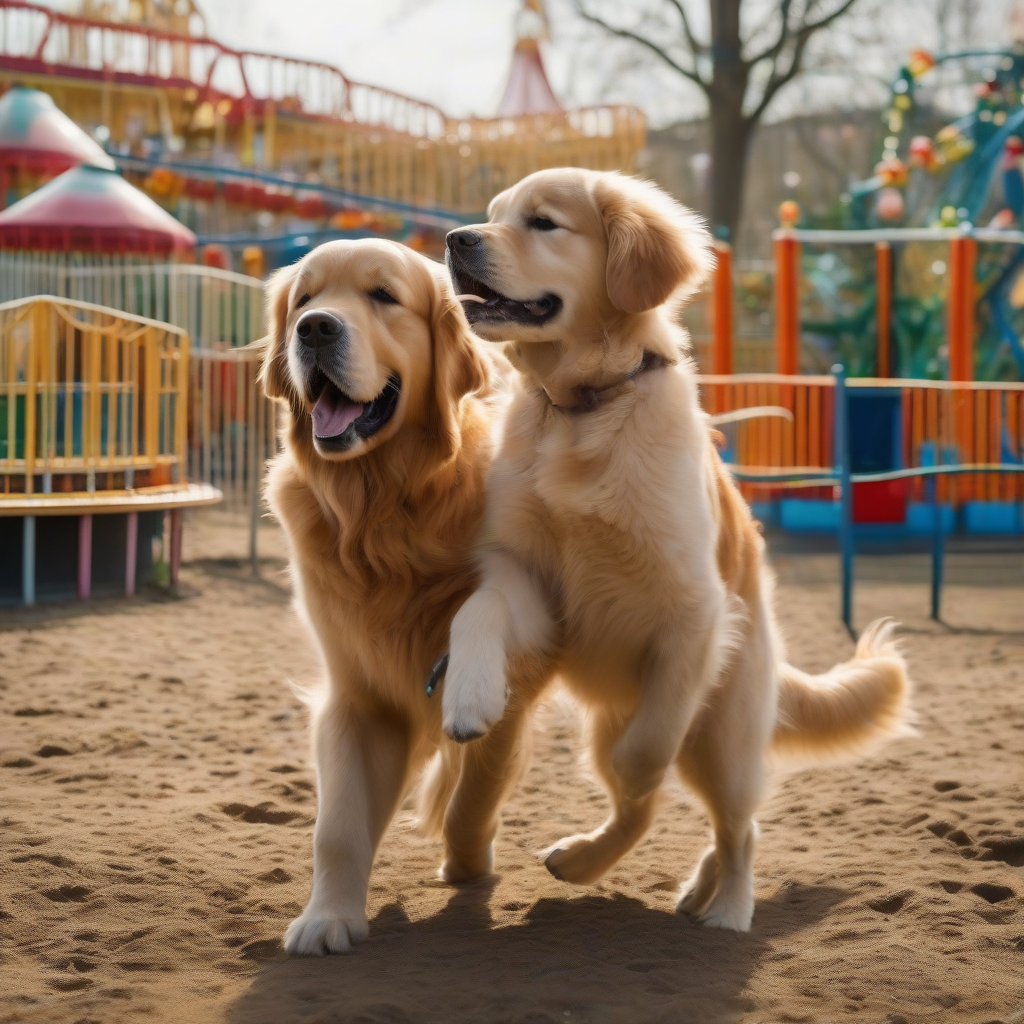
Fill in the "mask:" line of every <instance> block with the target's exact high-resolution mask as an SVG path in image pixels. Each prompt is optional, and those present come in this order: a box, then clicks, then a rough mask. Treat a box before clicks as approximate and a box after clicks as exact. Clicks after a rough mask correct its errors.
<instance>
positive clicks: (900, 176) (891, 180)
mask: <svg viewBox="0 0 1024 1024" xmlns="http://www.w3.org/2000/svg"><path fill="white" fill-rule="evenodd" d="M875 174H876V175H877V176H878V177H879V178H880V179H881V182H882V184H883V185H905V184H906V183H907V165H906V164H905V163H904V162H903V161H902V160H899V159H895V158H894V159H892V160H882V161H881V162H880V163H878V164H876V165H875Z"/></svg>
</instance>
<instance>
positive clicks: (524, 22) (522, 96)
mask: <svg viewBox="0 0 1024 1024" xmlns="http://www.w3.org/2000/svg"><path fill="white" fill-rule="evenodd" d="M516 37H517V38H516V48H515V51H514V52H513V54H512V67H511V68H510V69H509V73H508V82H507V84H506V85H505V95H504V96H502V98H501V103H500V104H499V105H498V115H497V116H498V117H519V116H520V115H522V114H559V113H561V112H562V104H561V103H559V102H558V99H557V97H556V96H555V93H554V91H553V90H552V88H551V83H550V82H549V81H548V76H547V72H545V70H544V60H543V58H542V57H541V53H540V44H541V42H542V41H544V40H546V39H547V38H548V19H547V15H546V14H545V12H544V4H543V2H542V0H524V2H523V9H522V10H521V11H520V12H519V15H518V17H517V18H516Z"/></svg>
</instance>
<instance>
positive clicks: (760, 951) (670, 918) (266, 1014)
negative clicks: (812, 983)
mask: <svg viewBox="0 0 1024 1024" xmlns="http://www.w3.org/2000/svg"><path fill="white" fill-rule="evenodd" d="M492 888H493V883H488V882H478V883H475V884H473V885H470V886H466V887H463V888H460V889H458V890H457V891H456V892H455V895H454V896H453V897H452V899H451V900H450V901H449V903H448V904H447V906H446V907H445V908H444V909H443V910H441V911H440V912H439V913H437V914H435V915H434V916H432V917H429V918H426V919H424V920H419V921H410V920H409V919H408V917H406V915H405V912H404V911H403V910H402V908H401V907H400V906H399V905H398V904H397V903H392V904H389V905H388V906H386V907H384V908H382V909H381V911H380V913H379V914H378V915H377V917H376V918H375V919H374V920H373V921H371V924H370V938H369V939H368V940H367V941H366V942H364V943H362V944H361V945H359V946H358V947H357V948H356V949H355V951H354V952H353V953H350V954H348V955H345V956H331V957H322V958H308V957H285V956H284V954H283V953H282V952H281V950H280V947H279V946H277V945H276V943H275V944H269V943H268V944H267V946H268V947H270V946H271V945H272V946H273V948H267V949H266V951H265V952H266V955H267V956H268V957H270V959H267V960H266V961H265V962H264V963H263V964H262V965H261V967H260V970H259V973H258V974H257V975H256V977H255V979H254V981H253V983H252V985H251V986H250V987H249V989H248V990H247V991H246V992H245V993H244V994H243V995H242V996H241V997H240V998H239V999H238V1000H237V1001H236V1002H235V1003H234V1004H233V1005H232V1006H231V1008H230V1010H229V1012H228V1020H229V1021H230V1022H231V1024H291V1022H293V1021H295V1022H299V1021H301V1022H303V1024H314V1022H315V1024H348V1022H353V1024H354V1022H359V1024H406V1022H410V1024H411V1022H416V1024H420V1022H431V1021H439V1022H440V1021H444V1022H446V1024H447V1022H466V1024H469V1022H473V1024H477V1022H486V1024H499V1022H507V1024H512V1022H516V1024H549V1022H550V1024H554V1022H558V1024H577V1022H587V1024H618V1022H623V1024H626V1022H629V1024H648V1022H652V1024H653V1022H662V1021H664V1022H666V1024H668V1022H669V1021H671V1022H673V1024H678V1022H680V1021H700V1022H701V1024H728V1022H733V1021H737V1020H739V1018H740V1017H741V1016H742V1015H743V1014H744V1013H745V1012H749V1011H750V1010H751V1009H753V1005H752V1003H751V1002H750V1001H749V999H748V998H745V997H744V996H743V992H744V989H745V987H746V985H747V982H748V980H749V979H750V977H751V975H752V974H753V972H754V971H755V970H756V969H757V968H758V967H759V966H761V965H762V964H770V963H771V962H772V961H774V960H778V961H780V966H781V963H782V961H784V960H785V959H788V958H789V956H790V954H788V953H779V952H776V951H775V950H774V949H773V945H772V943H773V940H775V939H779V938H782V937H784V936H787V935H790V934H792V933H794V932H798V931H801V930H803V929H805V928H807V927H809V926H811V925H813V924H815V923H816V922H817V921H819V920H821V919H822V918H823V917H824V916H825V915H826V914H827V913H828V911H829V910H830V908H831V907H833V906H834V905H835V904H837V903H840V902H842V901H843V900H844V899H845V898H846V897H847V895H848V894H847V893H845V892H844V891H843V890H842V889H838V888H833V887H827V886H807V885H799V884H788V885H785V886H783V887H782V888H781V889H780V890H779V891H778V892H777V893H776V894H775V895H774V896H769V897H767V898H762V899H760V900H759V901H758V903H757V908H756V911H755V915H754V926H753V928H752V930H751V931H750V932H749V933H747V934H737V933H735V932H723V931H719V930H717V929H712V928H703V927H701V926H700V925H697V924H694V923H693V922H692V921H690V920H689V919H687V918H686V917H684V916H681V915H678V914H674V913H672V912H670V911H667V910H666V911H663V910H653V909H651V908H650V907H648V906H646V905H645V904H644V903H642V902H640V901H639V900H637V899H633V898H631V897H628V896H624V895H597V894H590V895H584V896H580V897H578V898H576V899H569V900H563V899H541V900H539V901H538V902H537V903H535V904H534V905H533V906H532V907H531V908H530V910H529V911H528V912H527V914H526V916H525V918H524V919H523V920H522V923H519V924H515V925H512V926H508V927H500V926H497V927H496V922H495V920H494V919H493V918H492V914H491V909H490V907H489V905H488V900H489V897H490V894H491V890H492Z"/></svg>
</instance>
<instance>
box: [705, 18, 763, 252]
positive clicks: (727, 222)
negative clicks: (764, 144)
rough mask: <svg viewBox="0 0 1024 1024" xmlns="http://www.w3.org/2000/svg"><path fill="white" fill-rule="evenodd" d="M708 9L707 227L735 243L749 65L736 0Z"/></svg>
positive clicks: (747, 130) (746, 140) (746, 139)
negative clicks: (709, 41)
mask: <svg viewBox="0 0 1024 1024" xmlns="http://www.w3.org/2000/svg"><path fill="white" fill-rule="evenodd" d="M708 3H709V7H710V14H711V54H712V77H711V83H710V85H709V86H708V90H707V95H708V104H709V107H710V119H711V227H712V230H713V231H715V233H716V234H720V235H721V234H724V235H725V237H726V238H727V240H728V241H729V242H730V243H731V244H732V245H733V246H734V247H735V245H736V232H737V229H738V228H739V222H740V214H741V212H742V210H743V182H744V180H745V176H746V169H747V153H748V150H749V146H750V139H751V136H752V128H753V126H752V124H751V123H750V121H748V120H747V118H746V117H744V115H743V99H744V97H745V96H746V94H747V80H748V78H749V76H750V69H749V67H747V65H746V64H744V62H743V41H742V39H741V37H740V3H741V0H708ZM723 229H724V230H723Z"/></svg>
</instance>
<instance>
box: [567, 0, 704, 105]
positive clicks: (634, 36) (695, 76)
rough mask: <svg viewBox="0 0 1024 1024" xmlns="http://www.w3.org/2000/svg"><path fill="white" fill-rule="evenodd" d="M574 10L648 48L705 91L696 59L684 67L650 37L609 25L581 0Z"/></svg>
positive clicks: (593, 22)
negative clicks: (690, 64) (692, 63)
mask: <svg viewBox="0 0 1024 1024" xmlns="http://www.w3.org/2000/svg"><path fill="white" fill-rule="evenodd" d="M576 10H577V11H578V12H579V15H580V17H581V18H583V20H584V21H587V22H589V23H590V24H591V25H597V26H598V28H602V29H604V30H605V32H607V33H609V34H610V35H613V36H617V37H618V38H619V39H629V40H631V41H632V42H634V43H637V44H638V45H640V46H642V47H644V48H645V49H647V50H650V51H651V53H653V54H655V56H657V57H659V58H660V59H661V60H663V61H664V62H665V63H666V64H667V65H668V66H669V67H670V68H672V70H673V71H675V72H676V73H677V74H680V75H682V76H683V77H684V78H687V79H689V80H690V81H691V82H693V83H694V84H696V85H699V86H700V87H701V88H702V89H703V90H704V91H705V92H707V89H708V83H707V82H706V81H705V80H704V78H703V77H701V74H700V72H699V71H697V69H696V61H695V62H694V68H693V70H690V69H689V68H684V67H683V66H682V64H680V63H679V62H678V61H676V60H674V59H673V58H672V56H671V55H670V54H669V52H668V51H667V50H665V49H664V48H663V47H661V46H658V45H657V44H656V43H653V42H652V41H651V40H650V39H646V38H645V37H644V36H642V35H640V34H639V33H637V32H634V31H632V30H631V29H628V28H619V27H618V26H616V25H610V24H609V23H608V22H606V21H605V20H604V19H603V18H599V17H598V16H597V15H596V14H591V13H590V12H589V11H588V10H587V9H586V8H585V7H584V6H583V0H577V2H576Z"/></svg>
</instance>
